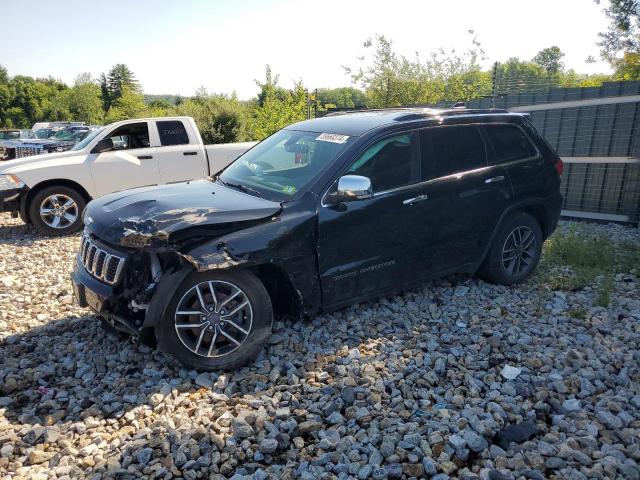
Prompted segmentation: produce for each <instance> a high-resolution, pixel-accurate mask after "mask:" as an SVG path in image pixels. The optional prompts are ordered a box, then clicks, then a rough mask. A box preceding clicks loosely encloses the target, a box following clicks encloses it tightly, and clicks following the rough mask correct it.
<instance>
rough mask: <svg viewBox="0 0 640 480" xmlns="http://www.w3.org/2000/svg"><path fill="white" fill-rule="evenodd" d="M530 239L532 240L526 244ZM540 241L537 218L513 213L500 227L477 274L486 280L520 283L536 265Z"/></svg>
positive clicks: (503, 283)
mask: <svg viewBox="0 0 640 480" xmlns="http://www.w3.org/2000/svg"><path fill="white" fill-rule="evenodd" d="M527 232H530V235H531V237H530V236H526V233H527ZM512 235H513V236H512ZM523 237H525V239H524V240H522V238H523ZM518 238H520V240H521V242H520V243H521V246H517V243H518V242H517V239H518ZM530 240H531V241H532V242H533V243H532V244H531V245H530V246H529V244H528V242H529V241H530ZM514 241H515V242H516V244H515V245H514ZM542 242H543V238H542V229H541V228H540V224H539V223H538V221H537V220H536V219H535V218H534V217H533V216H531V215H529V214H528V213H525V212H517V213H514V214H513V215H511V216H510V217H508V218H507V219H506V220H505V221H504V222H503V223H502V225H501V226H500V228H499V230H498V233H497V234H496V236H495V238H494V239H493V243H492V245H491V248H490V249H489V253H488V254H487V257H486V258H485V260H484V263H483V264H482V266H481V267H480V270H479V272H478V274H479V275H480V276H481V277H482V278H484V279H485V280H487V281H489V282H492V283H498V284H501V285H513V284H515V283H520V282H522V281H524V280H525V279H527V278H528V277H529V276H530V275H531V274H532V273H533V272H534V270H535V268H536V266H537V265H538V262H539V261H540V255H541V253H542ZM524 246H527V248H526V249H525V248H524ZM512 256H513V257H514V258H513V260H512ZM503 259H504V261H503ZM521 265H522V267H520V266H521Z"/></svg>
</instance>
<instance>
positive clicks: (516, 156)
mask: <svg viewBox="0 0 640 480" xmlns="http://www.w3.org/2000/svg"><path fill="white" fill-rule="evenodd" d="M483 128H484V130H485V132H486V133H487V136H488V137H489V141H490V142H491V145H492V146H493V153H494V155H493V156H494V158H493V160H492V162H493V163H496V164H498V163H505V162H511V161H513V160H520V159H522V158H530V157H534V156H535V155H536V154H537V153H538V152H537V151H536V148H535V147H534V146H533V144H532V143H531V140H529V138H528V137H527V135H526V134H525V133H524V132H523V131H522V130H521V129H520V128H518V127H517V126H515V125H485V126H484V127H483Z"/></svg>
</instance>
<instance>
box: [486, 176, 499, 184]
mask: <svg viewBox="0 0 640 480" xmlns="http://www.w3.org/2000/svg"><path fill="white" fill-rule="evenodd" d="M503 180H504V175H499V176H497V177H491V178H487V179H486V180H485V181H484V183H496V182H501V181H503Z"/></svg>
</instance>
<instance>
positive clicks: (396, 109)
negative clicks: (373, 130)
mask: <svg viewBox="0 0 640 480" xmlns="http://www.w3.org/2000/svg"><path fill="white" fill-rule="evenodd" d="M426 109H427V107H388V108H359V109H355V110H338V111H335V112H329V113H327V114H326V115H325V117H338V116H340V115H350V114H352V113H362V112H367V113H368V112H405V111H409V112H413V111H416V110H426Z"/></svg>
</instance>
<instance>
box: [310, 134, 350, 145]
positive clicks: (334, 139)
mask: <svg viewBox="0 0 640 480" xmlns="http://www.w3.org/2000/svg"><path fill="white" fill-rule="evenodd" d="M316 140H320V141H321V142H331V143H345V142H346V141H347V140H349V135H339V134H337V133H322V134H320V135H319V136H318V137H317V138H316Z"/></svg>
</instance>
